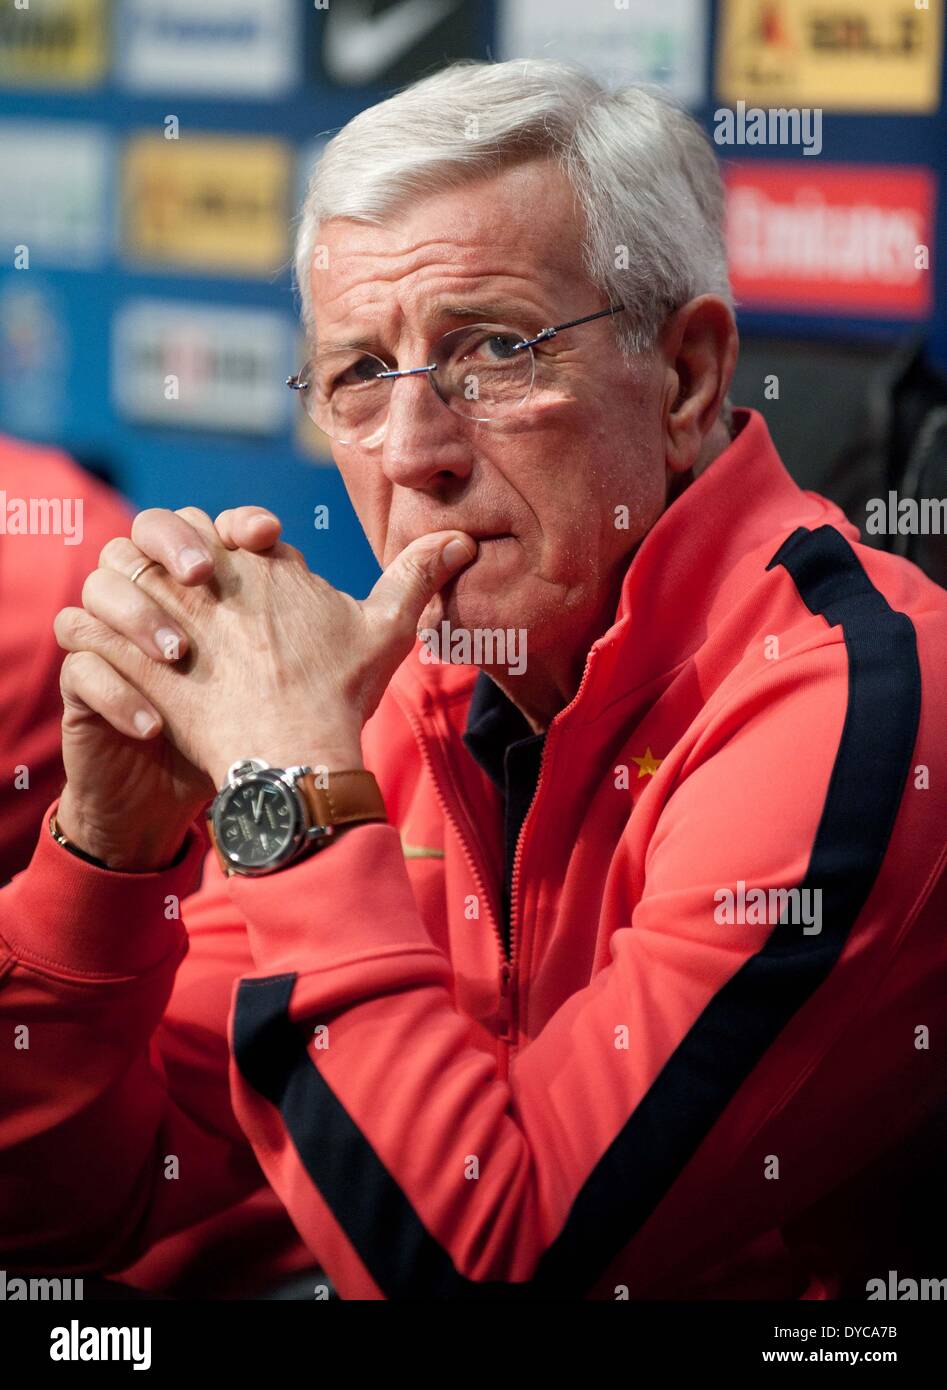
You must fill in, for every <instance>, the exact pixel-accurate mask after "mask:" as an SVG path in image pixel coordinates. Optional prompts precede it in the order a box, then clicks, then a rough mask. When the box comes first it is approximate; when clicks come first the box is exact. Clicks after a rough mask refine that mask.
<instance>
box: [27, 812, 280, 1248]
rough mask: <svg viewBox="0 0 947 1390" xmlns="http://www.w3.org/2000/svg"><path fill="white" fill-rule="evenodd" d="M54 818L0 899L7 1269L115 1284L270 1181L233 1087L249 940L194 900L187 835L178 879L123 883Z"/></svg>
mask: <svg viewBox="0 0 947 1390" xmlns="http://www.w3.org/2000/svg"><path fill="white" fill-rule="evenodd" d="M50 809H52V808H50ZM48 817H49V811H47V812H46V815H45V816H44V819H43V831H42V833H41V835H40V837H39V840H38V843H37V846H36V850H35V852H34V855H33V858H32V860H31V862H30V864H29V865H28V867H27V868H26V869H25V870H24V871H23V872H22V873H21V874H19V875H17V876H16V877H15V878H14V879H13V880H12V881H11V882H10V883H9V884H8V885H7V886H6V887H5V888H3V889H2V891H0V1036H2V1038H3V1067H2V1073H0V1261H2V1262H4V1263H5V1264H7V1266H16V1267H17V1268H19V1269H23V1270H26V1269H30V1268H45V1269H48V1268H55V1269H57V1270H61V1271H62V1272H63V1273H68V1272H71V1271H72V1272H82V1271H84V1270H96V1271H100V1272H104V1273H111V1272H117V1271H120V1270H122V1269H124V1268H126V1267H127V1266H128V1265H130V1264H131V1263H132V1262H133V1261H135V1260H136V1259H137V1258H138V1257H139V1256H140V1255H142V1254H144V1253H146V1252H147V1251H148V1250H149V1249H150V1247H151V1246H152V1245H153V1244H154V1243H155V1242H156V1241H157V1240H159V1239H160V1238H161V1237H163V1236H166V1235H170V1234H173V1233H174V1232H176V1231H178V1230H181V1229H182V1228H184V1227H186V1226H188V1225H190V1224H191V1223H193V1222H195V1221H197V1220H200V1219H202V1218H204V1217H207V1216H210V1215H212V1214H213V1213H214V1212H215V1211H218V1210H222V1209H223V1208H225V1207H227V1206H229V1205H230V1204H231V1203H233V1202H235V1201H237V1200H239V1199H241V1198H242V1197H244V1196H245V1195H246V1194H248V1193H249V1192H250V1191H252V1190H253V1189H254V1188H256V1187H258V1186H260V1185H261V1184H262V1183H263V1178H262V1175H261V1173H260V1170H259V1165H258V1164H257V1162H256V1159H255V1158H254V1156H253V1153H252V1150H251V1149H250V1148H249V1145H248V1144H247V1143H246V1140H245V1138H244V1136H243V1135H242V1133H241V1131H240V1128H239V1126H238V1124H237V1123H236V1120H235V1118H234V1115H233V1111H232V1107H231V1104H230V1097H229V1089H228V1080H227V1059H228V1048H227V1038H226V1017H227V1011H228V1008H229V998H230V991H231V985H232V981H233V978H234V976H235V975H237V974H240V973H241V972H242V971H243V970H245V969H246V967H247V963H248V958H246V959H245V958H244V955H242V954H240V953H239V952H238V954H237V955H236V957H235V958H234V954H233V951H232V950H231V949H225V946H224V943H228V942H236V941H242V943H243V951H244V953H245V951H246V938H245V930H244V924H243V923H242V921H240V919H239V917H238V915H237V913H236V911H235V910H234V908H233V906H232V904H231V903H230V902H229V900H227V898H226V895H225V894H224V895H223V896H222V900H220V895H217V896H216V897H215V896H214V894H213V893H212V894H211V895H210V897H209V895H208V892H207V890H206V889H205V890H203V891H202V892H201V893H198V894H196V895H195V896H192V897H190V898H188V894H189V893H191V890H192V889H193V887H194V884H195V880H196V879H197V878H198V876H199V874H200V869H201V862H202V859H203V857H204V852H205V850H206V841H205V840H204V839H203V838H202V836H201V835H200V834H199V833H198V832H197V831H196V830H193V829H192V830H191V831H190V832H189V839H188V844H187V849H186V853H185V855H184V857H183V859H182V860H181V862H180V863H178V864H177V865H176V866H175V867H173V868H170V869H168V870H166V871H164V872H161V873H144V874H127V873H118V872H110V871H107V870H102V869H98V868H96V867H95V866H94V865H89V864H86V863H85V862H84V861H83V860H81V859H79V858H78V857H76V856H75V855H72V854H70V853H69V851H68V850H65V849H63V848H62V847H61V846H59V845H57V844H56V842H55V841H54V840H53V839H52V837H51V836H50V835H49V833H48V831H47V829H46V822H47V820H48ZM186 898H187V899H188V900H187V903H186V905H185V909H184V913H183V914H182V911H181V906H180V905H181V903H182V901H183V900H184V899H186ZM184 918H186V920H187V928H188V929H187V930H186V929H185V920H184ZM189 933H190V940H189ZM228 971H229V973H228Z"/></svg>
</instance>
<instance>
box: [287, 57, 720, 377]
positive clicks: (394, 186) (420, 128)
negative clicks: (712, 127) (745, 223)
mask: <svg viewBox="0 0 947 1390" xmlns="http://www.w3.org/2000/svg"><path fill="white" fill-rule="evenodd" d="M541 156H547V157H550V158H553V159H555V160H556V161H557V162H558V164H559V167H560V168H561V169H562V171H563V173H564V174H565V175H566V177H567V178H568V179H569V181H570V183H571V185H572V187H573V189H574V190H575V193H576V200H577V204H578V209H579V211H580V215H581V216H582V218H583V245H582V255H583V263H584V268H585V270H586V273H587V274H588V276H589V279H590V280H591V281H592V283H593V284H594V285H595V286H597V287H598V288H599V289H600V291H601V292H602V293H603V294H604V295H607V296H608V297H609V301H610V302H613V303H616V302H620V303H622V304H624V305H625V306H626V307H627V309H628V311H629V312H628V313H627V314H619V315H616V317H615V318H614V320H613V323H614V324H615V328H616V332H617V334H618V340H619V343H620V344H621V347H622V349H623V350H624V351H626V352H643V351H647V350H648V349H649V348H651V347H652V346H653V345H654V342H655V338H656V336H657V334H658V331H659V330H660V327H661V325H662V323H663V322H664V321H665V319H666V318H667V316H668V314H670V313H671V312H673V311H674V310H675V309H677V308H679V307H680V306H681V305H682V304H685V303H687V301H688V300H689V299H693V298H694V297H695V296H697V295H699V294H716V295H720V297H721V298H722V299H724V300H725V301H726V302H727V303H728V304H730V305H731V307H732V304H733V299H732V295H731V291H730V284H729V280H728V278H727V264H726V252H725V248H724V232H723V217H724V195H723V184H722V181H721V177H720V171H719V168H718V166H717V160H716V157H715V155H714V152H713V150H712V148H711V146H710V144H709V142H708V140H707V139H706V137H705V135H704V133H703V131H702V130H701V128H700V126H699V125H698V124H697V122H696V121H694V120H693V118H692V117H691V116H689V115H688V114H687V113H686V112H685V111H683V110H681V109H680V108H679V107H678V106H676V105H675V104H674V103H673V102H672V101H671V100H670V99H669V98H668V96H667V95H666V94H664V93H662V92H660V91H659V90H657V89H656V88H653V87H650V86H640V85H633V86H626V87H622V88H620V89H619V90H617V91H609V90H608V89H607V88H606V87H604V86H602V84H601V83H599V82H598V81H597V80H596V79H595V78H594V77H593V76H592V75H591V74H590V73H588V72H585V71H584V70H582V69H581V68H579V67H577V66H574V65H572V64H568V63H560V62H553V61H550V60H547V59H542V60H540V59H536V60H533V59H530V60H529V61H527V62H519V61H517V62H507V63H485V62H473V61H462V62H458V63H452V64H451V65H450V66H449V67H446V68H443V69H442V70H441V71H440V72H437V73H435V74H434V75H433V76H431V77H426V78H423V79H422V80H421V81H420V82H415V83H414V84H413V85H412V86H410V87H407V88H406V89H405V90H404V91H401V92H399V93H397V95H395V96H393V97H390V98H389V99H388V100H386V101H382V102H379V103H378V105H376V106H370V107H368V108H367V109H366V110H364V111H362V112H360V113H359V114H358V115H357V116H355V117H354V118H353V119H352V120H351V121H349V123H348V124H347V125H346V126H344V127H343V128H342V129H341V130H340V131H339V132H338V134H336V135H335V136H334V137H333V138H332V139H331V140H330V141H329V142H328V144H327V145H326V148H325V150H324V152H323V154H322V156H321V158H320V159H319V161H318V163H317V164H316V167H315V169H314V171H313V174H312V177H311V179H310V182H309V188H308V191H307V193H306V198H305V202H304V203H303V207H302V211H301V214H300V219H299V231H298V236H297V240H296V257H295V263H296V279H297V283H298V286H299V292H300V295H301V298H302V309H303V321H304V323H305V325H306V327H307V329H308V330H309V331H310V332H311V333H313V334H314V333H315V331H316V324H315V322H314V319H313V313H312V299H311V293H310V285H309V274H310V268H311V264H312V259H313V256H314V254H315V251H316V247H317V237H318V230H319V227H320V225H321V224H322V223H323V222H325V221H327V220H328V219H329V218H333V217H346V218H352V219H354V220H355V221H357V222H366V223H372V224H374V225H384V220H385V218H386V216H387V215H388V214H390V213H392V212H397V211H399V210H400V209H401V208H403V207H404V206H405V205H407V204H409V203H410V202H412V201H416V200H417V199H419V198H423V197H425V196H428V195H430V194H432V193H439V192H442V191H445V190H448V189H454V188H457V187H459V186H461V185H462V184H464V183H465V182H469V181H470V180H473V179H477V178H482V177H483V176H484V175H492V174H496V173H498V172H500V170H502V169H504V168H506V167H508V166H511V165H514V164H519V163H522V162H524V161H526V160H528V159H535V158H538V157H541ZM542 215H543V209H542V207H537V209H536V216H537V217H542Z"/></svg>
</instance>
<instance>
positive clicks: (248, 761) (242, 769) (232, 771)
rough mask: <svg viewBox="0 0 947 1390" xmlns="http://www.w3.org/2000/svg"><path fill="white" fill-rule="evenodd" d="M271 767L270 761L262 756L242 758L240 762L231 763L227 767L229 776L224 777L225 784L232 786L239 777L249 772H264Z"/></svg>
mask: <svg viewBox="0 0 947 1390" xmlns="http://www.w3.org/2000/svg"><path fill="white" fill-rule="evenodd" d="M267 767H269V763H267V762H264V761H263V759H262V758H241V759H240V760H239V762H236V763H231V764H230V766H229V767H228V768H227V776H226V777H225V778H224V786H226V787H232V786H233V784H234V782H235V781H236V780H237V778H238V777H245V776H246V774H247V773H248V772H262V771H263V769H264V768H267Z"/></svg>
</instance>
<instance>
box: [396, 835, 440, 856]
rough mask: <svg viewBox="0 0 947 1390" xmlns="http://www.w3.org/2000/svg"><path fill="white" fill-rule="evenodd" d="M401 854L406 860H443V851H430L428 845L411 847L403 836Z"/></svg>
mask: <svg viewBox="0 0 947 1390" xmlns="http://www.w3.org/2000/svg"><path fill="white" fill-rule="evenodd" d="M401 852H402V854H403V855H404V857H405V859H443V858H444V851H443V850H442V849H428V847H427V845H409V844H408V841H407V840H406V839H405V838H404V836H403V835H402V837H401Z"/></svg>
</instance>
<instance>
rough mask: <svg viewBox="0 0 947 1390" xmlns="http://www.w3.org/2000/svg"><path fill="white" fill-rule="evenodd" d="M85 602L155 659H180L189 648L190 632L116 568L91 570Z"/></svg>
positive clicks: (84, 588)
mask: <svg viewBox="0 0 947 1390" xmlns="http://www.w3.org/2000/svg"><path fill="white" fill-rule="evenodd" d="M82 606H83V608H84V609H85V611H86V612H87V613H89V614H90V615H91V616H92V617H93V618H98V620H99V622H101V623H104V624H105V626H106V627H110V628H111V629H112V630H113V632H117V633H119V634H120V635H121V636H122V637H127V638H128V640H129V641H130V642H133V643H134V644H135V646H136V647H137V648H138V649H139V651H141V652H143V653H144V654H145V656H150V657H152V658H153V659H154V660H155V661H177V660H178V659H179V658H180V657H182V656H183V655H184V652H185V651H186V649H187V634H186V633H185V632H184V631H183V630H182V629H181V628H180V627H179V626H178V625H177V623H176V622H175V621H174V620H173V619H172V618H170V617H169V616H168V614H167V613H166V612H165V610H164V609H163V608H162V607H161V605H160V604H159V603H157V602H156V601H155V600H154V599H153V598H152V597H151V595H150V594H148V593H146V592H145V590H144V589H143V588H142V587H141V586H140V585H138V584H133V583H132V582H131V581H130V580H129V579H126V578H125V577H124V576H123V575H121V574H118V573H116V571H115V570H112V569H97V570H93V571H92V573H91V574H90V575H89V577H88V579H86V581H85V583H84V584H83V586H82Z"/></svg>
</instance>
